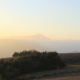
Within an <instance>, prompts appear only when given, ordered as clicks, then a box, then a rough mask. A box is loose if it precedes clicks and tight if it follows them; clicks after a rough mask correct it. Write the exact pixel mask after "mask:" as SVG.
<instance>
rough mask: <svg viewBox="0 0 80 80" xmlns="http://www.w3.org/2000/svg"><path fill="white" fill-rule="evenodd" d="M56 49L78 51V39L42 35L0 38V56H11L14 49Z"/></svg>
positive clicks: (58, 50)
mask: <svg viewBox="0 0 80 80" xmlns="http://www.w3.org/2000/svg"><path fill="white" fill-rule="evenodd" d="M32 49H35V50H38V51H57V52H58V53H68V52H69V53H70V52H73V51H77V52H80V41H70V40H68V41H65V40H60V41H58V40H57V41H54V40H51V39H49V38H47V37H46V36H44V35H41V34H37V35H32V36H13V37H8V38H5V39H0V58H2V57H11V56H12V54H13V53H14V52H15V51H18V52H20V51H23V50H32Z"/></svg>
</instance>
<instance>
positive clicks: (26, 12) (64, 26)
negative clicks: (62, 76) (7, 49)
mask: <svg viewBox="0 0 80 80" xmlns="http://www.w3.org/2000/svg"><path fill="white" fill-rule="evenodd" d="M79 21H80V0H0V22H1V23H0V27H1V29H0V33H1V37H6V36H14V35H21V36H22V35H34V34H43V35H45V36H47V37H49V38H51V39H58V40H61V39H67V40H68V39H72V40H80V22H79Z"/></svg>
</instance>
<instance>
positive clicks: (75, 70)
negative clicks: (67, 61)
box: [20, 65, 80, 80]
mask: <svg viewBox="0 0 80 80" xmlns="http://www.w3.org/2000/svg"><path fill="white" fill-rule="evenodd" d="M20 79H21V80H23V79H24V80H80V65H67V66H66V68H64V69H59V70H51V71H44V72H36V73H32V74H26V75H23V76H21V77H20Z"/></svg>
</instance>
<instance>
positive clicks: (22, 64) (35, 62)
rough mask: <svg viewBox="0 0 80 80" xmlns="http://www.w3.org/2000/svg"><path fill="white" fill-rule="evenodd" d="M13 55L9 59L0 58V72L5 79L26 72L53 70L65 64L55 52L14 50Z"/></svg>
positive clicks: (11, 79) (10, 79) (11, 78)
mask: <svg viewBox="0 0 80 80" xmlns="http://www.w3.org/2000/svg"><path fill="white" fill-rule="evenodd" d="M16 53H17V55H16ZM17 56H20V57H17ZM13 57H14V58H12V59H10V60H4V59H2V60H0V74H1V75H2V77H3V78H5V79H6V80H13V78H16V77H18V76H19V75H23V74H27V73H32V72H37V71H44V70H55V69H59V68H64V67H65V66H66V65H65V62H64V61H62V60H61V59H60V57H59V56H58V53H56V52H38V51H22V52H20V53H18V52H15V53H14V54H13ZM15 57H17V58H16V59H15Z"/></svg>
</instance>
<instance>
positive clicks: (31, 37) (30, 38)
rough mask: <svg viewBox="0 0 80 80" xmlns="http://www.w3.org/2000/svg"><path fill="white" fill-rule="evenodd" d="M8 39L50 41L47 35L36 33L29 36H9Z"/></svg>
mask: <svg viewBox="0 0 80 80" xmlns="http://www.w3.org/2000/svg"><path fill="white" fill-rule="evenodd" d="M8 39H25V40H32V41H50V40H51V39H49V38H48V37H46V36H44V35H42V34H37V35H30V36H11V37H8Z"/></svg>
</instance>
